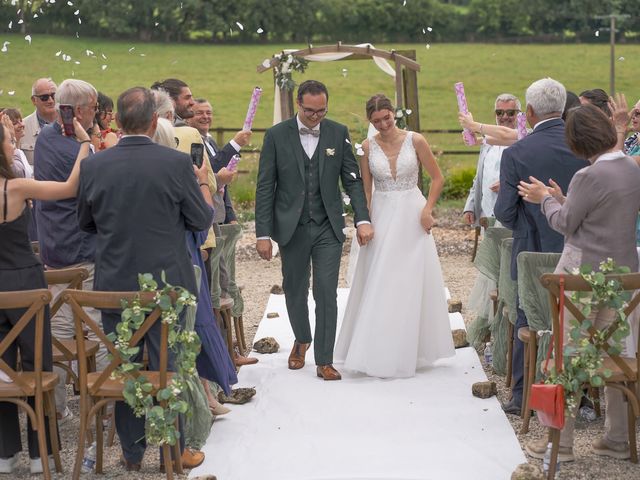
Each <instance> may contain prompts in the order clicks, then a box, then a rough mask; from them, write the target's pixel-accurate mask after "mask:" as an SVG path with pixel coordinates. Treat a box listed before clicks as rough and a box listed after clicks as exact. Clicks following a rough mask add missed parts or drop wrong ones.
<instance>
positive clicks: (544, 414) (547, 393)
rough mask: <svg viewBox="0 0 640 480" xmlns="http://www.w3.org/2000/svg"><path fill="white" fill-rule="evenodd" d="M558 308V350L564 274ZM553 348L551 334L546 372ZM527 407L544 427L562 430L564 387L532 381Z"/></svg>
mask: <svg viewBox="0 0 640 480" xmlns="http://www.w3.org/2000/svg"><path fill="white" fill-rule="evenodd" d="M558 303H559V305H558V308H559V310H560V315H559V316H560V332H556V334H557V335H560V351H562V339H563V334H564V275H561V276H560V301H559V302H558ZM552 349H553V335H552V337H551V342H550V343H549V350H548V351H547V359H546V361H545V363H544V368H543V371H544V373H548V368H547V367H548V364H549V359H550V358H551V350H552ZM556 367H557V370H558V371H561V370H562V361H558V359H556ZM529 407H531V409H532V410H535V411H536V416H537V417H538V421H539V422H540V424H541V425H543V426H545V427H550V428H555V429H557V430H562V428H563V427H564V421H565V418H564V387H563V386H562V385H556V384H545V383H534V384H533V385H531V393H530V396H529Z"/></svg>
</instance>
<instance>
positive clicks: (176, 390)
mask: <svg viewBox="0 0 640 480" xmlns="http://www.w3.org/2000/svg"><path fill="white" fill-rule="evenodd" d="M162 282H163V283H164V286H163V287H162V288H160V289H159V288H158V283H157V282H156V281H155V280H154V278H153V275H151V274H149V273H145V274H139V275H138V283H139V285H140V290H141V291H144V292H156V294H155V297H154V300H153V302H151V303H149V304H146V305H142V303H141V300H140V297H139V296H138V297H136V298H134V300H133V301H132V302H131V303H130V304H129V303H128V302H126V301H123V305H122V306H123V310H122V320H121V321H120V322H119V323H118V324H117V326H116V331H115V332H113V333H111V334H109V335H108V337H109V339H110V340H111V341H112V342H114V344H115V347H116V349H117V350H118V351H119V352H120V357H121V359H122V363H121V364H120V365H119V366H118V368H117V369H116V370H114V372H113V374H112V376H113V377H115V378H122V379H123V380H124V392H123V395H124V399H125V402H126V403H127V404H128V405H129V406H130V407H131V409H132V410H133V411H134V413H135V415H136V416H137V417H141V416H145V417H146V423H145V435H146V441H147V442H148V443H150V444H152V445H158V446H160V445H165V444H168V445H175V443H176V441H177V440H178V439H179V437H180V432H179V431H178V430H177V429H176V425H175V421H176V418H177V417H178V415H180V414H185V413H187V412H188V411H189V404H188V403H187V402H186V401H185V400H184V395H183V392H185V390H186V389H187V386H186V379H187V378H190V377H193V376H194V375H197V373H196V356H197V355H198V353H199V352H200V338H199V337H198V335H197V334H196V332H194V331H187V330H184V329H183V328H182V325H180V322H179V321H178V320H179V318H180V313H181V312H182V311H183V309H184V308H185V307H189V306H194V305H195V303H196V300H195V297H194V296H193V295H192V294H191V293H189V292H188V291H187V290H186V289H184V288H183V287H174V286H172V285H170V284H168V283H167V282H166V279H165V275H164V272H162ZM172 294H173V295H175V298H176V300H175V304H174V302H172V299H171V295H172ZM156 308H159V309H160V311H161V321H162V322H163V323H166V324H168V326H169V339H168V344H169V345H168V347H169V351H170V352H171V353H172V354H173V359H174V367H175V372H173V375H172V377H171V379H170V380H169V381H168V383H167V387H166V388H163V389H161V390H158V391H157V392H156V395H155V397H154V396H153V393H152V390H153V386H152V384H151V383H150V382H149V380H148V379H147V378H146V377H145V375H144V371H143V370H141V369H142V364H141V363H139V362H134V361H133V360H132V358H133V357H134V356H135V355H136V354H138V352H139V351H140V348H141V347H140V346H133V347H130V346H129V341H130V340H131V338H132V337H133V335H134V333H135V332H136V331H137V330H138V329H139V328H140V327H141V326H142V324H143V323H144V320H145V318H146V317H147V316H148V315H149V314H151V312H153V310H155V309H156ZM162 401H164V402H166V403H165V407H164V408H163V407H162V406H161V405H160V402H162Z"/></svg>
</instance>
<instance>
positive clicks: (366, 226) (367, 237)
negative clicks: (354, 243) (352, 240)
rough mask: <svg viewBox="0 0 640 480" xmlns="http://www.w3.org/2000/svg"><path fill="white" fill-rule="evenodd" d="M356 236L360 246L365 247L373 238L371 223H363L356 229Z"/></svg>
mask: <svg viewBox="0 0 640 480" xmlns="http://www.w3.org/2000/svg"><path fill="white" fill-rule="evenodd" d="M356 236H357V237H358V243H359V244H360V246H361V247H364V246H365V245H366V244H367V243H369V242H370V241H371V239H372V238H373V227H372V226H371V224H370V223H361V224H360V225H358V227H357V228H356Z"/></svg>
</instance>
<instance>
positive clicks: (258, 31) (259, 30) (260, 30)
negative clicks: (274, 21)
mask: <svg viewBox="0 0 640 480" xmlns="http://www.w3.org/2000/svg"><path fill="white" fill-rule="evenodd" d="M263 32H264V30H263V29H262V28H258V30H256V33H263Z"/></svg>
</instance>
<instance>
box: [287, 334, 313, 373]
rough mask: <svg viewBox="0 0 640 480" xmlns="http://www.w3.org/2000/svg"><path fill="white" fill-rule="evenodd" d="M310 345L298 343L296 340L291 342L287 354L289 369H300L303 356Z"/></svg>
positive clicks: (302, 363)
mask: <svg viewBox="0 0 640 480" xmlns="http://www.w3.org/2000/svg"><path fill="white" fill-rule="evenodd" d="M310 345H311V344H310V343H298V341H297V340H296V341H294V342H293V349H292V350H291V354H290V355H289V368H290V369H291V370H300V369H301V368H302V367H304V356H305V355H306V353H307V350H308V349H309V346H310Z"/></svg>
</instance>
